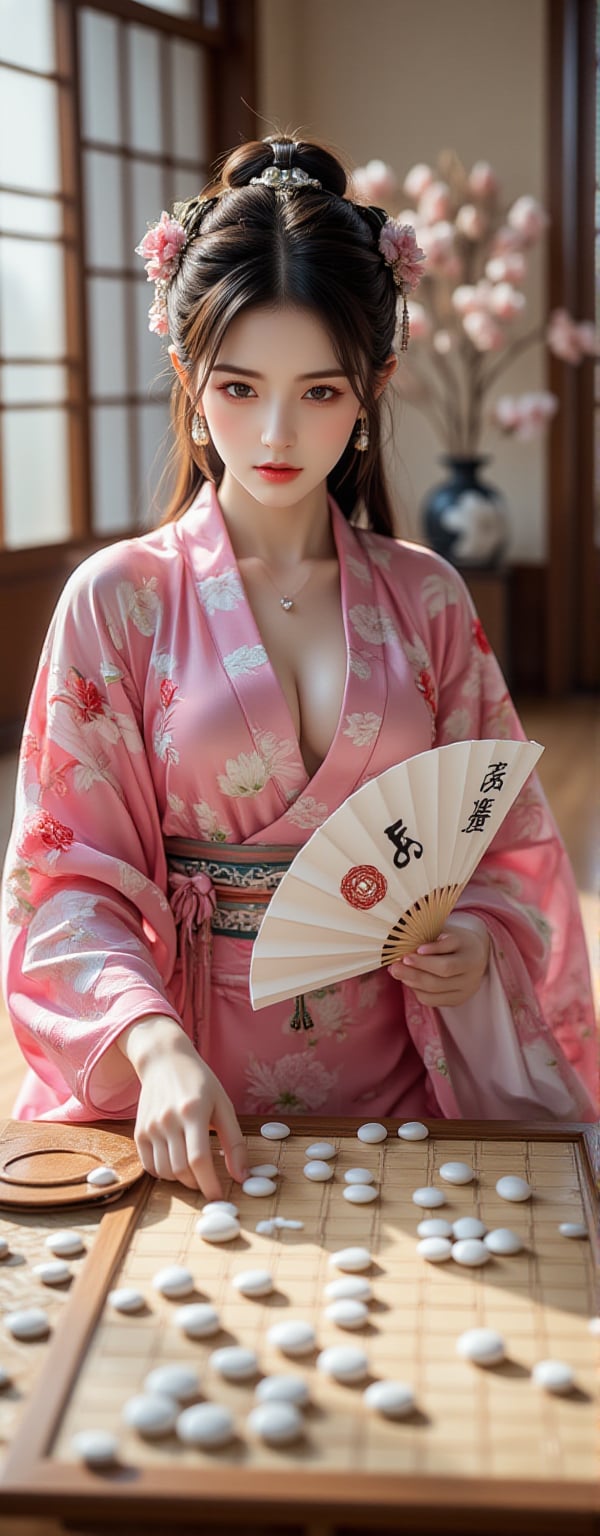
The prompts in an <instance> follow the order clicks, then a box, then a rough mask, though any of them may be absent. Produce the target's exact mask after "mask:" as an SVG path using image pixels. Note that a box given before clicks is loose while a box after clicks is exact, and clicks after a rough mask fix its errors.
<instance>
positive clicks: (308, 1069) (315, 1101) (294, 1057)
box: [246, 1051, 338, 1115]
mask: <svg viewBox="0 0 600 1536" xmlns="http://www.w3.org/2000/svg"><path fill="white" fill-rule="evenodd" d="M337 1079H338V1073H337V1072H327V1071H326V1069H325V1067H324V1066H322V1064H321V1062H320V1061H317V1060H316V1059H315V1056H314V1054H312V1053H311V1052H309V1051H297V1052H296V1051H294V1052H293V1053H292V1054H291V1055H289V1056H280V1058H279V1060H278V1061H258V1060H257V1058H256V1056H249V1057H248V1066H247V1068H246V1081H247V1085H248V1086H247V1104H248V1112H249V1113H252V1112H256V1113H260V1114H262V1113H263V1112H264V1111H265V1110H270V1109H274V1110H275V1109H277V1110H281V1111H285V1110H287V1113H288V1114H297V1115H301V1114H303V1113H306V1111H307V1110H316V1109H320V1108H321V1107H322V1105H323V1104H324V1103H325V1101H326V1099H327V1096H328V1094H330V1093H331V1091H332V1089H334V1088H335V1085H336V1082H337Z"/></svg>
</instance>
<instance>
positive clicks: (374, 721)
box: [344, 713, 381, 747]
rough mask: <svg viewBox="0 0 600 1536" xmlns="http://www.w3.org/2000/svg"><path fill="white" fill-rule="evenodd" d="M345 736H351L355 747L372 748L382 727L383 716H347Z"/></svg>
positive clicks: (368, 714)
mask: <svg viewBox="0 0 600 1536" xmlns="http://www.w3.org/2000/svg"><path fill="white" fill-rule="evenodd" d="M346 722H347V723H346V725H345V726H344V736H349V737H350V740H351V742H353V744H354V746H355V747H370V746H371V743H372V742H373V741H375V739H376V737H377V735H378V733H379V729H380V726H381V715H374V714H370V713H367V714H360V713H356V714H353V715H346Z"/></svg>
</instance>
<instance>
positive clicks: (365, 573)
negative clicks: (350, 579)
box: [346, 555, 371, 584]
mask: <svg viewBox="0 0 600 1536" xmlns="http://www.w3.org/2000/svg"><path fill="white" fill-rule="evenodd" d="M346 565H347V566H348V569H349V570H350V571H352V575H353V576H356V577H357V578H358V580H359V581H365V582H366V583H367V584H370V581H371V572H370V570H369V567H368V565H365V563H364V560H356V559H355V558H354V555H346Z"/></svg>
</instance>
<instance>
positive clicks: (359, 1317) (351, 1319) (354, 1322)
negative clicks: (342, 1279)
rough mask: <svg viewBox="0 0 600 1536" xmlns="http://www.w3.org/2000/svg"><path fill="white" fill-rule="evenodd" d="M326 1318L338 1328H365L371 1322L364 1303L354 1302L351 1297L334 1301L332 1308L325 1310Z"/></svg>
mask: <svg viewBox="0 0 600 1536" xmlns="http://www.w3.org/2000/svg"><path fill="white" fill-rule="evenodd" d="M325 1316H326V1318H327V1319H328V1321H329V1322H330V1323H335V1324H336V1327H337V1328H364V1326H365V1323H368V1321H369V1313H368V1311H367V1308H366V1306H365V1304H364V1301H354V1300H353V1299H352V1298H351V1297H348V1299H344V1298H342V1300H341V1301H332V1303H331V1306H329V1307H326V1308H325Z"/></svg>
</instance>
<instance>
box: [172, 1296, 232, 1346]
mask: <svg viewBox="0 0 600 1536" xmlns="http://www.w3.org/2000/svg"><path fill="white" fill-rule="evenodd" d="M175 1324H176V1327H177V1328H181V1331H182V1333H185V1334H186V1335H187V1338H188V1339H210V1338H212V1335H213V1334H214V1333H218V1332H219V1330H220V1327H221V1319H220V1317H219V1314H218V1312H217V1310H216V1308H215V1307H211V1305H210V1302H208V1301H190V1302H188V1304H187V1306H185V1307H178V1308H177V1311H176V1313H175Z"/></svg>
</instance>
